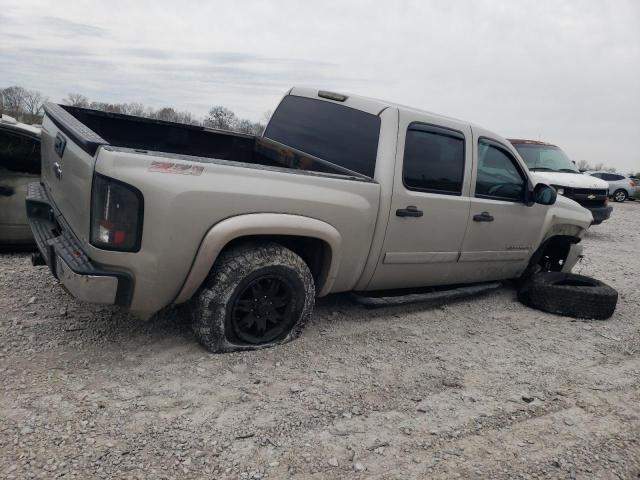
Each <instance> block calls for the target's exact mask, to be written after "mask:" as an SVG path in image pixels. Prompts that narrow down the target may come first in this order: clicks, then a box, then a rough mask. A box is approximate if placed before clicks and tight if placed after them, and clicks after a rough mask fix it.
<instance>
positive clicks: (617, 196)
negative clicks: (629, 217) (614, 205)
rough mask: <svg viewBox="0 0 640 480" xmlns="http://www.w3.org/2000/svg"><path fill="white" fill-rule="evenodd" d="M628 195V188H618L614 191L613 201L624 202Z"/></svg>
mask: <svg viewBox="0 0 640 480" xmlns="http://www.w3.org/2000/svg"><path fill="white" fill-rule="evenodd" d="M628 196H629V195H627V192H626V190H623V189H619V190H616V191H615V192H613V201H614V202H624V201H625V200H626V199H627V197H628Z"/></svg>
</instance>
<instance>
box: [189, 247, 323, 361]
mask: <svg viewBox="0 0 640 480" xmlns="http://www.w3.org/2000/svg"><path fill="white" fill-rule="evenodd" d="M314 300H315V286H314V282H313V276H312V275H311V271H310V270H309V267H308V266H307V264H306V263H305V262H304V261H303V260H302V258H300V257H299V256H298V255H297V254H295V253H294V252H292V251H291V250H289V249H288V248H285V247H283V246H281V245H278V244H276V243H262V244H246V245H241V246H237V247H232V248H230V249H229V250H226V251H224V252H223V253H222V254H221V255H220V257H219V258H218V260H217V261H216V263H215V265H214V267H213V269H212V270H211V273H210V274H209V276H208V278H207V280H206V281H205V284H204V286H203V288H202V290H201V291H200V293H199V295H198V297H197V298H196V300H195V302H194V306H193V310H192V327H193V332H194V333H195V335H196V337H197V338H198V340H199V341H200V343H201V344H202V345H204V346H205V347H206V348H207V349H209V350H210V351H212V352H215V353H219V352H230V351H235V350H253V349H257V348H264V347H270V346H274V345H279V344H282V343H285V342H288V341H290V340H292V339H293V338H295V337H296V336H297V335H299V333H300V332H301V330H302V328H303V326H304V324H305V323H306V321H307V320H308V318H309V317H310V315H311V311H312V310H313V304H314Z"/></svg>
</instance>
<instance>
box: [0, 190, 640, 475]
mask: <svg viewBox="0 0 640 480" xmlns="http://www.w3.org/2000/svg"><path fill="white" fill-rule="evenodd" d="M584 245H585V255H586V257H585V260H584V261H583V263H582V264H580V265H578V266H577V268H576V271H577V272H580V273H584V274H587V275H591V276H594V277H596V278H599V279H601V280H604V281H605V282H607V283H609V284H610V285H612V286H614V287H615V288H617V289H618V291H619V293H620V299H619V302H618V308H617V311H616V313H615V314H614V316H613V318H611V319H610V320H607V321H604V322H601V321H574V320H572V319H569V318H563V317H558V316H554V315H550V314H546V313H543V312H540V311H536V310H531V309H528V308H526V307H524V306H523V305H521V304H519V303H518V301H517V300H516V296H515V291H514V290H513V288H511V287H508V286H507V287H502V288H500V289H499V290H496V291H493V292H491V293H488V294H486V295H484V296H480V297H475V298H469V299H465V300H462V301H457V302H455V303H452V304H447V305H440V306H433V305H413V306H404V307H389V308H383V309H378V310H367V309H365V308H363V307H362V306H360V305H357V304H355V303H354V302H352V301H351V300H350V299H349V297H348V296H334V297H330V298H327V299H323V300H321V301H320V302H319V304H318V306H317V308H316V311H315V313H314V315H313V318H312V321H311V323H310V325H309V327H308V328H307V330H306V331H305V333H304V334H303V336H302V337H301V338H300V339H298V340H297V341H294V342H293V343H290V344H288V345H285V346H282V347H278V348H274V349H268V350H263V351H259V352H252V353H237V354H225V355H211V354H208V353H207V352H206V351H205V350H203V349H202V348H201V347H200V346H199V345H198V344H197V343H196V342H195V340H194V338H193V335H192V334H191V332H190V328H189V323H188V319H187V317H186V315H185V314H184V312H180V311H178V312H173V313H170V314H165V315H163V316H161V317H159V318H154V319H152V320H151V321H149V322H146V323H143V322H140V321H138V320H136V319H134V318H132V317H130V316H128V315H127V314H125V313H122V312H120V311H118V310H116V309H113V308H107V307H96V306H91V305H84V304H79V303H77V302H76V301H74V299H73V298H71V297H70V296H69V295H67V294H66V293H65V292H64V291H63V290H62V289H61V288H60V287H58V286H57V285H56V283H55V281H54V279H53V278H52V277H51V275H50V274H49V273H48V271H47V270H46V269H45V268H42V267H40V268H34V267H31V265H30V262H29V256H28V255H27V254H5V255H0V378H1V379H2V389H1V391H0V478H19V479H22V478H83V479H85V478H176V479H186V478H278V479H279V478H384V479H387V478H389V479H391V478H456V477H459V478H598V479H600V478H612V479H618V478H623V479H637V478H640V301H638V292H639V290H640V288H639V287H640V254H639V253H638V248H639V247H640V202H635V203H632V202H628V203H625V204H622V205H615V210H614V213H613V217H612V219H611V220H610V221H608V222H605V223H604V224H603V225H600V226H597V227H593V228H592V231H590V232H589V233H588V234H587V236H586V238H585V240H584Z"/></svg>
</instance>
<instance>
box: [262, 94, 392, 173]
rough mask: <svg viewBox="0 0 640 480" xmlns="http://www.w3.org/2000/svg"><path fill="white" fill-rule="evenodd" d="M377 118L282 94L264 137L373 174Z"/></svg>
mask: <svg viewBox="0 0 640 480" xmlns="http://www.w3.org/2000/svg"><path fill="white" fill-rule="evenodd" d="M379 135H380V117H377V116H376V115H371V114H369V113H365V112H362V111H360V110H355V109H353V108H349V107H345V106H344V105H339V104H336V103H331V102H325V101H323V100H314V99H312V98H305V97H296V96H294V95H288V96H286V97H285V98H284V99H283V100H282V102H280V105H279V106H278V108H277V110H276V111H275V113H274V114H273V117H272V118H271V121H270V122H269V125H268V126H267V130H266V131H265V133H264V136H265V137H267V138H270V139H271V140H275V141H276V142H280V143H283V144H285V145H288V146H290V147H293V148H295V149H298V150H301V151H303V152H305V153H308V154H310V155H313V156H315V157H318V158H321V159H322V160H326V161H328V162H331V163H334V164H336V165H338V166H340V167H343V168H347V169H349V170H352V171H354V172H358V173H361V174H363V175H367V176H369V177H373V172H374V170H375V166H376V155H377V152H378V137H379Z"/></svg>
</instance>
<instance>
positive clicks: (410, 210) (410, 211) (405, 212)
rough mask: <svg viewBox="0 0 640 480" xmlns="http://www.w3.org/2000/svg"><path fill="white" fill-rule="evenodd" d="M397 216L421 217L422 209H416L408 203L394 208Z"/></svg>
mask: <svg viewBox="0 0 640 480" xmlns="http://www.w3.org/2000/svg"><path fill="white" fill-rule="evenodd" d="M396 215H397V216H398V217H421V216H422V210H418V207H416V206H415V205H409V206H408V207H407V208H399V209H398V210H396Z"/></svg>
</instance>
